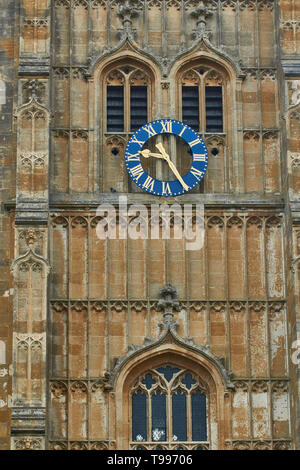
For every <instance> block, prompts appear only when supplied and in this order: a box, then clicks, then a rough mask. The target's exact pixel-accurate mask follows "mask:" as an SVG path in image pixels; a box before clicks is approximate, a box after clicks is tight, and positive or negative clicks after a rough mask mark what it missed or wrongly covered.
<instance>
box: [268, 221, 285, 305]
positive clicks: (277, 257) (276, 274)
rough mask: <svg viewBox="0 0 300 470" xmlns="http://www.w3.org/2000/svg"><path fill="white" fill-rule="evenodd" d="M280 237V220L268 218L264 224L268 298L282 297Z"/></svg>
mask: <svg viewBox="0 0 300 470" xmlns="http://www.w3.org/2000/svg"><path fill="white" fill-rule="evenodd" d="M281 236H282V235H281V221H280V219H279V218H278V217H271V218H269V219H268V220H267V222H266V238H267V240H266V263H267V280H268V295H269V297H270V298H282V297H283V295H284V287H283V266H282V259H283V258H282V255H283V253H282V238H281Z"/></svg>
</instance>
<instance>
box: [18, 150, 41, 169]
mask: <svg viewBox="0 0 300 470" xmlns="http://www.w3.org/2000/svg"><path fill="white" fill-rule="evenodd" d="M47 159H48V155H47V154H46V153H45V152H23V153H21V154H20V155H19V160H20V165H21V168H24V169H26V170H32V169H33V168H44V166H45V164H46V161H47Z"/></svg>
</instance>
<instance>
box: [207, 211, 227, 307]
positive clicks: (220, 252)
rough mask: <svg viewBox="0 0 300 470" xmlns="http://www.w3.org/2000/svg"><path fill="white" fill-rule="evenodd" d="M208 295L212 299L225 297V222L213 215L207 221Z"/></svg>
mask: <svg viewBox="0 0 300 470" xmlns="http://www.w3.org/2000/svg"><path fill="white" fill-rule="evenodd" d="M207 258H208V295H209V298H210V299H212V300H218V299H224V298H225V297H226V294H225V278H226V277H225V246H224V223H223V221H222V219H221V218H219V217H212V218H211V219H209V221H208V223H207Z"/></svg>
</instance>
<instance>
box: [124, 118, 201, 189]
mask: <svg viewBox="0 0 300 470" xmlns="http://www.w3.org/2000/svg"><path fill="white" fill-rule="evenodd" d="M162 134H172V135H176V136H178V137H181V138H182V139H183V140H184V141H185V142H186V143H187V144H188V145H189V147H190V150H191V152H192V157H193V163H192V166H191V168H190V169H189V171H188V172H187V173H186V174H185V175H184V176H182V179H183V181H184V182H185V184H186V185H187V186H188V187H189V189H188V190H186V189H184V188H183V186H182V185H181V183H180V182H179V181H178V180H177V179H175V180H171V181H162V180H158V179H156V178H153V177H152V176H150V175H148V173H147V172H146V171H145V170H144V168H143V167H142V164H141V157H140V154H139V152H140V150H142V148H143V146H144V145H145V143H146V142H147V141H148V140H149V139H150V138H151V137H154V136H156V135H162ZM150 158H151V157H150ZM125 165H126V168H127V171H128V173H129V175H130V177H131V179H132V180H133V181H134V182H135V183H136V184H137V185H138V186H139V187H140V188H141V189H142V190H143V191H146V192H148V193H150V194H154V195H156V196H167V197H168V196H180V195H182V194H184V193H187V192H189V191H191V190H192V189H193V188H195V187H196V186H197V185H198V184H199V183H200V181H201V180H202V179H203V177H204V175H205V173H206V170H207V165H208V152H207V148H206V145H205V143H204V142H203V139H202V138H201V137H200V135H199V134H198V133H197V132H196V131H194V130H193V129H192V128H191V127H190V126H188V125H187V124H184V123H183V122H181V121H176V120H173V119H158V120H156V121H152V122H148V123H147V124H145V125H144V126H142V127H140V128H139V129H138V130H137V131H136V132H135V133H134V134H133V136H132V137H131V138H130V139H129V141H128V144H127V146H126V149H125Z"/></svg>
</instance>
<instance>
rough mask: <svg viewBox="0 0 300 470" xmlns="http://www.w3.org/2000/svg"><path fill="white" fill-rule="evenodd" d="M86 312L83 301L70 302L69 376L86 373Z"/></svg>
mask: <svg viewBox="0 0 300 470" xmlns="http://www.w3.org/2000/svg"><path fill="white" fill-rule="evenodd" d="M87 339H88V312H87V305H86V304H84V303H83V302H72V304H71V307H70V310H69V344H68V352H69V370H68V374H69V376H70V377H86V375H87V347H88V343H87Z"/></svg>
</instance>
